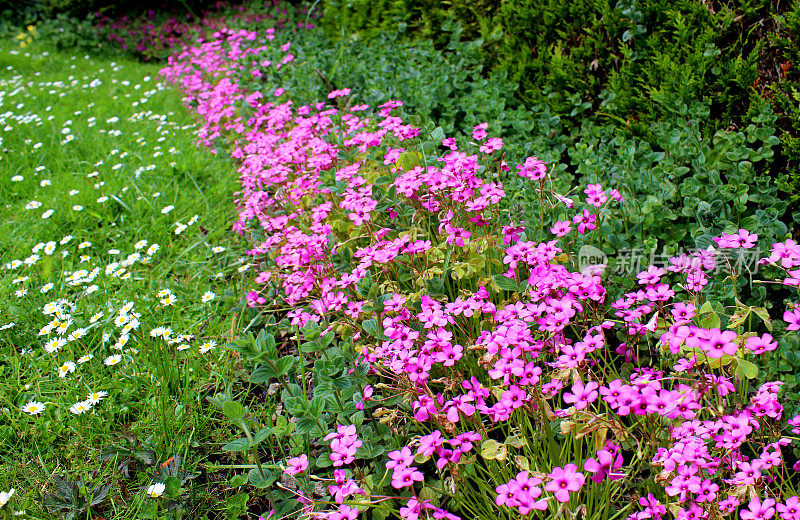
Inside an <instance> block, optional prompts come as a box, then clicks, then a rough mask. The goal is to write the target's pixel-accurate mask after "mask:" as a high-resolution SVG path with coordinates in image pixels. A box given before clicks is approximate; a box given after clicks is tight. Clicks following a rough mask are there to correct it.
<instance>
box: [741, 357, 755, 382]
mask: <svg viewBox="0 0 800 520" xmlns="http://www.w3.org/2000/svg"><path fill="white" fill-rule="evenodd" d="M736 374H737V375H739V376H740V377H744V378H747V379H755V378H756V377H758V366H757V365H755V364H754V363H751V362H750V361H747V360H746V359H740V360H739V368H738V369H737V370H736Z"/></svg>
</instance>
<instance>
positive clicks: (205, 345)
mask: <svg viewBox="0 0 800 520" xmlns="http://www.w3.org/2000/svg"><path fill="white" fill-rule="evenodd" d="M216 346H217V342H216V341H206V342H205V343H203V344H202V345H200V348H199V350H200V353H201V354H205V353H206V352H208V351H210V350H214V347H216Z"/></svg>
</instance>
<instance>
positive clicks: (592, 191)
mask: <svg viewBox="0 0 800 520" xmlns="http://www.w3.org/2000/svg"><path fill="white" fill-rule="evenodd" d="M583 192H584V193H585V194H586V195H587V197H586V204H588V205H590V206H594V207H596V208H599V207H600V206H602V205H603V203H604V202H605V201H607V200H608V197H606V193H605V191H603V187H602V186H601V185H600V184H589V185H588V186H586V189H585V190H583Z"/></svg>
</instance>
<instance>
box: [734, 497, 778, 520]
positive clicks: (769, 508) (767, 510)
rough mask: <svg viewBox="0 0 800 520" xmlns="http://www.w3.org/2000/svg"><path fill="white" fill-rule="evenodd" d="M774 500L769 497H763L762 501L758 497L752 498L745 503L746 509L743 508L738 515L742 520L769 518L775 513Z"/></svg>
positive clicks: (766, 519)
mask: <svg viewBox="0 0 800 520" xmlns="http://www.w3.org/2000/svg"><path fill="white" fill-rule="evenodd" d="M774 506H775V500H773V499H771V498H767V499H764V501H763V502H762V501H761V500H759V499H758V498H754V499H752V500H751V501H750V503H749V504H748V505H747V509H743V510H742V511H741V512H740V513H739V516H740V517H741V519H742V520H769V519H770V518H772V517H773V516H774V515H775V507H774Z"/></svg>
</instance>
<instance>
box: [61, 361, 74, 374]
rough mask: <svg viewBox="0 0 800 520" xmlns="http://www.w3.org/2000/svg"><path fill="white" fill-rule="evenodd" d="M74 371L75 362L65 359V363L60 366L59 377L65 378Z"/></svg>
mask: <svg viewBox="0 0 800 520" xmlns="http://www.w3.org/2000/svg"><path fill="white" fill-rule="evenodd" d="M72 372H75V363H74V362H72V361H65V362H64V364H63V365H61V366H60V367H58V377H61V378H64V377H66V376H67V374H71V373H72Z"/></svg>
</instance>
